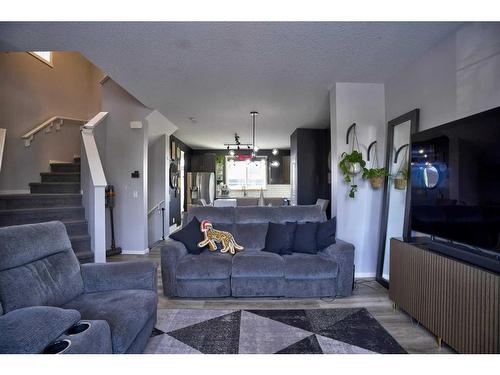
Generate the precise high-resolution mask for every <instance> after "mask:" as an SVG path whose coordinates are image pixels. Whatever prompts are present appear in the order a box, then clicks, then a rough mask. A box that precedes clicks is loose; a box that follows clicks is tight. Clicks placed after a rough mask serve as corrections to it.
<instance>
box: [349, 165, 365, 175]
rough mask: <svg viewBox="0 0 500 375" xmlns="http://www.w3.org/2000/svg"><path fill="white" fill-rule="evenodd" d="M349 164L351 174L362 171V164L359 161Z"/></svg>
mask: <svg viewBox="0 0 500 375" xmlns="http://www.w3.org/2000/svg"><path fill="white" fill-rule="evenodd" d="M348 164H349V174H352V175H355V174H358V173H359V172H361V169H362V168H361V164H359V163H348Z"/></svg>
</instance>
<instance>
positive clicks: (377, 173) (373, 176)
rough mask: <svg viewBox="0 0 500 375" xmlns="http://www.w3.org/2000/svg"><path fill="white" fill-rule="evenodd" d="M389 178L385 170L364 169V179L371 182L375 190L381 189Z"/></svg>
mask: <svg viewBox="0 0 500 375" xmlns="http://www.w3.org/2000/svg"><path fill="white" fill-rule="evenodd" d="M387 176H389V172H388V171H387V169H385V168H364V169H363V178H364V179H365V180H369V181H370V184H371V186H372V188H373V189H379V188H381V187H382V184H383V183H384V178H385V177H387Z"/></svg>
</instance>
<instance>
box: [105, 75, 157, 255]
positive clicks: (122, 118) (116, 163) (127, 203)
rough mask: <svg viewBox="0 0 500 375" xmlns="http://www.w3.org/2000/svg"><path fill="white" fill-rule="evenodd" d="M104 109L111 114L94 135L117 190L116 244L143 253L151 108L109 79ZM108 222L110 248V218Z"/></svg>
mask: <svg viewBox="0 0 500 375" xmlns="http://www.w3.org/2000/svg"><path fill="white" fill-rule="evenodd" d="M102 110H103V111H105V112H109V115H108V117H107V119H106V120H105V122H104V123H103V124H101V125H98V129H97V130H96V132H95V138H96V143H97V145H98V148H99V155H100V156H101V160H102V162H103V167H104V173H105V175H106V180H107V182H108V185H113V186H114V189H115V192H116V199H115V202H116V205H115V210H114V219H115V237H116V245H117V246H119V247H121V248H122V250H123V252H124V253H138V254H143V253H145V252H147V249H148V229H147V203H148V191H147V181H148V168H147V162H148V132H147V121H146V120H144V119H145V117H146V116H147V115H148V114H149V113H150V112H151V109H149V108H147V107H145V106H144V105H143V104H142V103H140V102H139V101H138V100H137V99H136V98H134V97H133V96H132V95H130V94H129V93H128V92H127V91H125V90H124V89H123V88H122V87H120V86H119V85H118V84H117V83H116V82H114V81H113V80H111V79H109V80H108V81H106V82H105V83H104V84H103V86H102ZM131 121H140V122H142V125H143V126H142V128H140V129H131V128H130V122H131ZM99 127H101V129H99ZM133 171H139V176H140V177H139V178H132V177H131V173H132V172H133ZM106 225H107V226H108V228H107V231H106V241H107V248H109V246H110V240H111V235H110V231H109V219H108V218H107V223H106Z"/></svg>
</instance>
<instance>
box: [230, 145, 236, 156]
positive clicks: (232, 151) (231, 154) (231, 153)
mask: <svg viewBox="0 0 500 375" xmlns="http://www.w3.org/2000/svg"><path fill="white" fill-rule="evenodd" d="M228 148H229V146H228ZM234 154H235V152H234V150H229V155H230V156H234Z"/></svg>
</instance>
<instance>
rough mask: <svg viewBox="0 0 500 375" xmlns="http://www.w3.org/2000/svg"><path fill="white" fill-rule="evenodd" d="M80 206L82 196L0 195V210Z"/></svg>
mask: <svg viewBox="0 0 500 375" xmlns="http://www.w3.org/2000/svg"><path fill="white" fill-rule="evenodd" d="M81 205H82V195H81V194H77V193H68V194H64V193H61V194H6V195H0V210H9V209H10V210H14V209H24V208H45V207H75V206H81Z"/></svg>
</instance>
